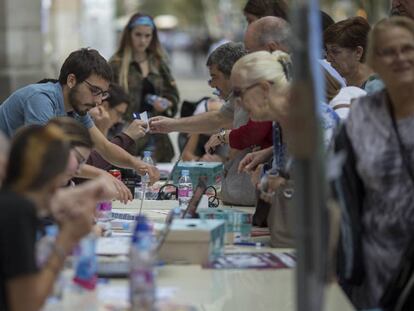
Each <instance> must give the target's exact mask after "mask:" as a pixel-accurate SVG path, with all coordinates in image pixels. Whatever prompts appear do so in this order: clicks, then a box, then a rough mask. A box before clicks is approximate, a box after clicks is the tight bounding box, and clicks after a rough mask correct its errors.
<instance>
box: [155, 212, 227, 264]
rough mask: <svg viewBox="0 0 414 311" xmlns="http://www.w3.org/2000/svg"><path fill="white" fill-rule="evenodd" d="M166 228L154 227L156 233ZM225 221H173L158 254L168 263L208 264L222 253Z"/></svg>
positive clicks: (157, 225) (156, 225)
mask: <svg viewBox="0 0 414 311" xmlns="http://www.w3.org/2000/svg"><path fill="white" fill-rule="evenodd" d="M164 226H165V225H161V226H160V225H159V224H155V230H156V231H158V232H157V234H158V235H159V233H160V232H161V230H162V228H163V227H164ZM224 233H225V227H224V221H223V220H200V219H174V220H173V223H172V225H171V230H170V232H169V233H168V236H167V238H166V240H165V242H164V245H162V247H161V249H160V252H159V259H161V260H163V261H165V262H167V263H189V264H200V265H202V264H207V263H208V262H210V261H212V260H214V259H215V258H216V257H217V256H219V255H221V254H222V253H223V247H224Z"/></svg>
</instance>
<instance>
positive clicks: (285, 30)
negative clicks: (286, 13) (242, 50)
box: [244, 16, 291, 53]
mask: <svg viewBox="0 0 414 311" xmlns="http://www.w3.org/2000/svg"><path fill="white" fill-rule="evenodd" d="M290 36H291V30H290V25H289V23H288V22H286V21H285V20H284V19H282V18H279V17H274V16H266V17H263V18H260V19H258V20H257V21H254V22H253V23H251V24H250V25H249V26H248V27H247V30H246V33H245V35H244V45H245V47H246V49H247V50H248V51H249V53H251V52H257V51H269V52H273V51H276V50H281V51H283V52H287V53H289V52H290V48H289V39H290Z"/></svg>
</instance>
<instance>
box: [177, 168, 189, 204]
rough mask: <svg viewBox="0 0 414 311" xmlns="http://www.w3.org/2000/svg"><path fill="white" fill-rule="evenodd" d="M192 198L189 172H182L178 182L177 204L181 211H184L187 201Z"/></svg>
mask: <svg viewBox="0 0 414 311" xmlns="http://www.w3.org/2000/svg"><path fill="white" fill-rule="evenodd" d="M192 196H193V184H192V182H191V178H190V171H189V170H182V171H181V177H180V179H179V180H178V202H179V204H180V208H181V209H186V208H187V204H188V201H190V199H191V197H192Z"/></svg>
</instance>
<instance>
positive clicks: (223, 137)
mask: <svg viewBox="0 0 414 311" xmlns="http://www.w3.org/2000/svg"><path fill="white" fill-rule="evenodd" d="M218 139H219V141H220V142H221V143H222V144H225V143H226V130H225V129H221V130H220V132H219V134H218Z"/></svg>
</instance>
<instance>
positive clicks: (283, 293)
mask: <svg viewBox="0 0 414 311" xmlns="http://www.w3.org/2000/svg"><path fill="white" fill-rule="evenodd" d="M137 204H138V205H137ZM176 204H177V203H176V201H175V202H174V201H170V202H159V201H153V202H146V204H145V205H144V208H143V210H144V213H145V214H148V215H152V216H154V217H155V218H158V220H160V221H162V218H163V217H165V215H163V214H156V211H157V210H164V211H165V210H168V209H171V208H173V207H175V206H176ZM138 207H139V201H134V202H132V203H130V204H128V205H127V206H123V205H121V204H118V203H115V204H114V210H116V211H131V212H134V211H137V208H138ZM242 209H244V210H248V209H250V210H252V209H251V208H242ZM154 213H155V214H154ZM258 250H259V251H271V252H281V251H286V250H282V249H279V250H277V249H270V248H260V249H256V248H254V247H237V248H235V247H234V246H227V247H226V251H227V252H232V251H252V252H254V251H258ZM294 284H295V275H294V270H293V269H279V270H273V269H272V270H213V269H203V268H202V267H201V266H199V265H167V266H163V267H159V268H158V276H157V287H158V289H159V290H160V291H161V292H162V293H161V294H162V296H163V297H162V298H161V302H163V303H164V304H165V303H173V304H177V305H186V306H193V307H194V308H195V310H200V311H201V310H203V311H233V310H234V311H252V310H253V311H270V310H278V311H293V310H295V303H294V299H295V289H294ZM127 293H128V280H127V279H112V280H109V282H108V283H106V284H100V285H99V287H98V290H97V291H96V292H95V293H94V294H92V295H89V297H87V298H85V300H87V303H85V304H84V305H77V306H76V307H74V306H73V305H71V306H70V307H66V308H65V307H64V305H65V304H66V305H70V304H68V302H67V301H68V300H69V299H72V298H70V297H66V299H64V302H63V303H60V304H56V305H52V304H50V305H48V306H47V308H46V310H47V311H51V310H75V309H74V308H76V311H82V310H88V311H90V310H127V305H128V295H127ZM91 297H92V298H91ZM65 301H66V302H65ZM325 306H326V307H325V310H327V311H332V310H335V311H351V310H354V309H353V308H352V306H351V304H350V303H349V301H348V300H347V298H346V297H345V295H344V294H343V292H342V290H341V289H340V288H339V286H338V285H337V284H335V283H333V284H330V285H328V286H327V287H326V293H325ZM83 308H86V309H83ZM161 310H191V309H174V308H172V309H171V308H169V307H165V306H164V307H162V308H161ZM192 310H194V309H192Z"/></svg>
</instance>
